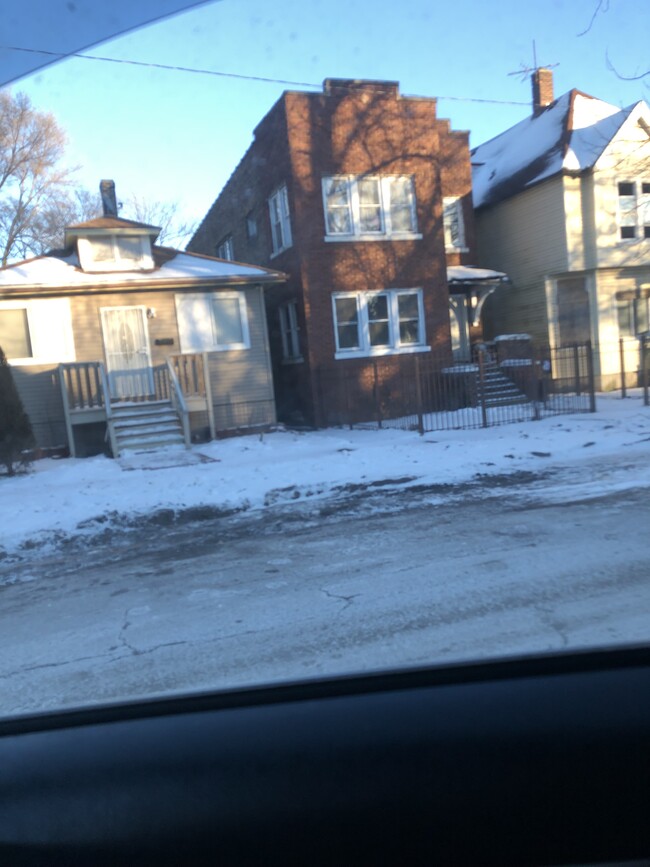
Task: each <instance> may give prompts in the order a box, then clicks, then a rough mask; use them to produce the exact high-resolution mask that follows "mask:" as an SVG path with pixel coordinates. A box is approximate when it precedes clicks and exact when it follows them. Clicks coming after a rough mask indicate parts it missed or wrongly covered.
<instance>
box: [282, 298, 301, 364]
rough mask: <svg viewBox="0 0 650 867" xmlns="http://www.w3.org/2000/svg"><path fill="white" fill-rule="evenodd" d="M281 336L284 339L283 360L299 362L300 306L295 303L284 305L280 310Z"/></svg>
mask: <svg viewBox="0 0 650 867" xmlns="http://www.w3.org/2000/svg"><path fill="white" fill-rule="evenodd" d="M279 315H280V335H281V337H282V358H283V359H284V360H285V361H298V360H300V359H301V358H302V356H301V354H300V340H299V337H298V334H299V331H298V305H297V304H296V302H295V301H290V302H289V303H288V304H283V305H282V306H281V307H280V308H279Z"/></svg>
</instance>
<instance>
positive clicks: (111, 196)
mask: <svg viewBox="0 0 650 867" xmlns="http://www.w3.org/2000/svg"><path fill="white" fill-rule="evenodd" d="M100 190H101V193H102V201H103V206H104V216H103V217H97V218H96V219H94V220H87V221H86V222H84V223H77V224H75V225H73V226H68V227H67V228H66V230H65V245H66V247H68V246H73V245H75V244H76V247H77V254H78V256H79V265H80V266H81V269H82V270H83V271H87V272H90V273H94V272H101V273H107V272H115V271H151V270H153V268H154V261H153V254H152V244H153V243H154V242H155V240H156V238H157V237H158V235H159V234H160V227H159V226H151V225H149V224H148V223H138V222H136V221H135V220H125V219H122V217H118V216H117V202H116V199H115V185H114V184H113V182H112V181H102V183H101V185H100Z"/></svg>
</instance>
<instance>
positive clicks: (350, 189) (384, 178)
mask: <svg viewBox="0 0 650 867" xmlns="http://www.w3.org/2000/svg"><path fill="white" fill-rule="evenodd" d="M367 180H376V181H379V187H378V189H379V208H380V220H381V229H380V230H378V231H369V230H362V228H361V204H360V201H359V186H358V184H359V181H367ZM396 180H408V181H409V182H410V193H411V222H412V225H413V229H411V230H408V231H400V230H395V231H393V228H392V212H391V207H390V185H391V182H392V181H396ZM332 181H344V182H345V184H346V186H347V200H348V206H347V212H348V215H349V220H350V226H351V227H352V231H351V232H331V231H330V230H329V221H328V208H327V187H328V185H329V184H330V183H331V182H332ZM321 198H322V202H323V218H324V221H325V236H324V239H323V240H324V241H326V242H327V243H340V242H346V241H347V242H350V241H353V242H354V241H387V240H389V241H390V240H395V241H399V240H420V239H421V238H422V234H421V233H420V232H418V219H417V200H416V196H415V178H414V176H413V175H403V174H402V175H379V174H359V175H350V174H335V175H324V176H323V177H322V178H321Z"/></svg>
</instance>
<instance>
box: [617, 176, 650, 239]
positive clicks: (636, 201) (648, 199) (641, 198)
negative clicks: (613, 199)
mask: <svg viewBox="0 0 650 867" xmlns="http://www.w3.org/2000/svg"><path fill="white" fill-rule="evenodd" d="M618 234H619V238H620V239H621V240H624V241H625V240H632V239H634V238H650V182H648V181H619V182H618Z"/></svg>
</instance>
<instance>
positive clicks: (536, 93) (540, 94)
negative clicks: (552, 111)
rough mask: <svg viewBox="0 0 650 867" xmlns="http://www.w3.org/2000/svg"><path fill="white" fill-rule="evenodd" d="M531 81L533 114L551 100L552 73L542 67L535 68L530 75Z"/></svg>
mask: <svg viewBox="0 0 650 867" xmlns="http://www.w3.org/2000/svg"><path fill="white" fill-rule="evenodd" d="M531 82H532V85H533V114H535V115H537V114H539V113H540V111H541V110H542V109H543V108H546V106H547V105H550V104H551V103H552V102H553V98H554V97H553V73H552V72H551V70H550V69H545V68H544V67H541V68H540V69H536V70H535V72H533V74H532V76H531Z"/></svg>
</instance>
